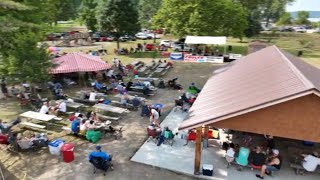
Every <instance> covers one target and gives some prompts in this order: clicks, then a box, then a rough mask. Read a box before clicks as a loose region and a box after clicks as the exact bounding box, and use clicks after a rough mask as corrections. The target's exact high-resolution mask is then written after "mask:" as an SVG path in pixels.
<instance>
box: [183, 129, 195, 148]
mask: <svg viewBox="0 0 320 180" xmlns="http://www.w3.org/2000/svg"><path fill="white" fill-rule="evenodd" d="M196 138H197V133H196V132H194V131H190V132H189V133H188V135H187V139H186V140H187V142H186V144H185V146H186V145H188V143H189V141H195V140H196Z"/></svg>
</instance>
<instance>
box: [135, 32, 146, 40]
mask: <svg viewBox="0 0 320 180" xmlns="http://www.w3.org/2000/svg"><path fill="white" fill-rule="evenodd" d="M136 38H137V39H143V40H146V39H148V36H147V34H146V33H141V32H140V33H137V34H136Z"/></svg>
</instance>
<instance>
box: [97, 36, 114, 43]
mask: <svg viewBox="0 0 320 180" xmlns="http://www.w3.org/2000/svg"><path fill="white" fill-rule="evenodd" d="M100 41H109V42H111V41H113V37H107V36H101V37H100Z"/></svg>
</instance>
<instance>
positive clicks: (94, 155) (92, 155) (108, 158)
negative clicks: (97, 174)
mask: <svg viewBox="0 0 320 180" xmlns="http://www.w3.org/2000/svg"><path fill="white" fill-rule="evenodd" d="M101 148H102V147H101V146H99V145H98V146H96V150H95V151H93V152H91V153H90V154H89V161H90V162H91V161H92V160H93V159H94V158H102V159H103V160H104V161H105V162H106V164H105V165H109V166H110V168H111V169H113V165H112V164H111V161H112V156H111V155H109V154H107V153H106V152H104V151H102V150H101Z"/></svg>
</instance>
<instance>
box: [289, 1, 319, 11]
mask: <svg viewBox="0 0 320 180" xmlns="http://www.w3.org/2000/svg"><path fill="white" fill-rule="evenodd" d="M287 11H288V12H291V11H320V0H295V2H294V3H292V4H291V5H289V6H287Z"/></svg>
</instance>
